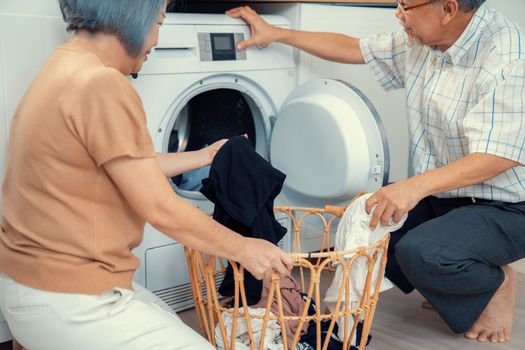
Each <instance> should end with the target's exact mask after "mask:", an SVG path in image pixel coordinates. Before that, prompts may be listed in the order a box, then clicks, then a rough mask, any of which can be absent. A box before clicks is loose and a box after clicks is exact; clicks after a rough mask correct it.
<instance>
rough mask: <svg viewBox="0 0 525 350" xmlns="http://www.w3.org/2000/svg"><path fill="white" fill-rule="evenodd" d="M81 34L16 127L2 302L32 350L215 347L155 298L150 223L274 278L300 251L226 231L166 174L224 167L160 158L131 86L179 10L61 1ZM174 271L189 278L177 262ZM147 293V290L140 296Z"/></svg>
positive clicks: (196, 155) (0, 276) (2, 250)
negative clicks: (148, 271)
mask: <svg viewBox="0 0 525 350" xmlns="http://www.w3.org/2000/svg"><path fill="white" fill-rule="evenodd" d="M60 8H61V10H62V13H63V16H64V19H65V21H66V22H67V24H68V30H72V31H74V32H75V35H74V36H73V37H72V38H71V39H70V40H69V41H68V42H67V43H65V44H64V45H63V46H62V47H60V48H59V49H58V50H57V51H56V52H55V53H54V54H53V55H52V56H51V57H50V59H49V60H48V61H47V63H46V64H45V65H44V67H43V68H42V70H41V72H40V73H39V74H38V75H37V76H36V78H35V79H34V81H33V82H32V84H31V86H30V88H29V89H28V91H27V93H26V94H25V96H24V97H23V99H22V100H21V102H20V104H19V106H18V108H17V110H16V113H15V115H14V118H13V122H12V128H11V132H10V140H9V159H8V164H7V172H6V177H5V182H4V184H3V196H4V201H3V203H4V207H3V213H2V215H3V218H2V219H3V220H2V221H3V222H2V227H1V232H0V272H1V273H0V305H1V308H2V312H3V314H4V316H5V317H6V319H7V322H8V324H9V327H10V329H11V331H12V333H13V336H14V337H15V338H16V339H17V340H18V341H19V342H20V343H21V344H22V345H23V346H24V347H27V348H29V349H32V350H35V349H54V350H57V349H137V350H144V349H179V348H181V349H182V348H185V349H210V348H211V346H210V345H209V344H208V343H207V342H206V341H205V340H204V339H203V338H202V337H201V336H199V335H198V334H196V333H195V332H194V331H193V330H191V329H190V328H189V327H187V326H185V325H184V324H183V323H182V321H181V320H180V319H179V318H178V317H177V316H176V315H175V314H173V313H171V312H169V311H166V306H165V305H162V303H161V302H160V300H158V299H156V298H155V296H153V295H152V294H151V293H149V292H148V291H146V290H145V289H144V288H140V287H135V286H134V285H132V276H133V272H134V271H135V269H136V268H137V266H138V264H139V262H138V260H137V259H136V258H135V257H134V256H133V255H132V253H131V249H133V248H134V247H136V246H137V245H138V244H139V243H140V242H141V240H142V237H143V226H144V223H145V221H147V222H149V223H151V224H152V225H154V226H155V227H156V228H157V229H159V230H160V231H162V232H164V233H165V234H167V235H168V236H170V237H172V238H173V239H176V240H177V241H179V242H181V243H183V244H185V245H187V246H189V247H193V248H195V249H198V250H201V251H204V252H207V253H210V254H216V255H219V256H223V257H225V258H228V259H232V260H235V261H238V262H240V263H241V264H243V265H244V266H245V267H246V268H247V269H248V270H249V271H250V272H252V273H253V274H254V275H255V276H256V277H258V278H262V277H264V276H266V275H268V274H269V273H271V271H272V270H273V269H276V270H278V271H279V272H280V273H282V274H285V273H287V265H288V266H289V265H290V264H291V263H292V261H291V258H290V256H289V255H288V254H286V253H284V252H283V251H281V250H280V249H279V248H277V247H276V246H274V245H272V244H270V243H269V242H266V241H261V240H257V239H252V238H244V237H242V236H240V235H238V234H237V233H235V232H233V231H230V230H229V229H227V228H225V227H223V226H221V225H219V224H218V223H216V222H214V221H213V220H212V219H210V218H209V217H207V216H206V215H204V214H203V213H202V212H201V211H199V210H198V209H197V208H195V207H192V206H191V205H189V204H187V203H186V202H184V201H183V200H181V199H180V198H178V197H177V196H176V194H175V193H174V192H173V191H172V189H171V187H170V186H169V184H168V181H166V176H174V175H176V174H180V173H182V172H185V171H187V170H190V169H194V168H197V167H200V166H203V165H207V164H209V163H210V162H211V160H212V158H213V156H214V154H215V153H216V152H217V150H218V149H219V148H220V146H221V145H222V143H223V141H220V142H218V143H215V144H213V145H211V146H210V147H208V148H205V149H203V150H200V151H196V152H188V153H186V154H156V153H155V152H154V149H153V146H152V141H151V139H150V136H149V134H148V131H147V128H146V116H145V113H144V109H143V107H142V103H141V101H140V98H139V96H138V95H137V93H136V92H135V91H134V90H133V88H132V86H131V85H130V83H129V82H128V80H127V78H126V76H128V75H129V74H130V73H132V72H138V71H139V70H140V69H141V66H142V64H143V63H144V61H145V60H146V59H147V56H148V54H149V53H150V51H151V49H152V48H153V47H154V46H155V44H156V43H157V37H158V32H159V26H160V25H162V22H163V19H164V17H165V8H166V0H148V1H143V0H127V1H118V0H60ZM173 268H181V267H177V266H174V267H173ZM134 287H135V288H134Z"/></svg>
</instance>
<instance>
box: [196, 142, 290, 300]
mask: <svg viewBox="0 0 525 350" xmlns="http://www.w3.org/2000/svg"><path fill="white" fill-rule="evenodd" d="M285 177H286V175H284V174H283V173H282V172H280V171H279V170H277V169H275V168H273V167H272V166H271V165H270V164H269V163H268V162H267V161H266V160H265V159H264V158H262V157H261V156H260V155H259V154H257V153H256V152H255V150H254V148H253V146H252V144H251V143H250V141H249V140H248V139H246V138H245V137H241V136H237V137H234V138H232V139H230V140H229V141H228V142H227V143H225V144H224V145H223V146H222V147H221V149H220V150H219V152H218V153H217V155H215V158H214V159H213V162H212V164H211V169H210V176H209V178H207V179H203V180H202V184H203V187H202V189H201V192H202V194H204V195H205V196H206V198H208V199H209V200H210V201H212V202H213V203H215V209H214V211H213V218H214V219H215V220H216V221H218V222H220V223H221V224H223V225H224V226H226V227H228V228H230V229H232V230H233V231H236V232H238V233H240V234H241V235H243V236H245V237H255V238H263V239H265V240H267V241H270V242H272V243H274V244H277V243H278V242H279V241H280V240H281V238H283V236H284V235H285V234H286V228H284V227H282V226H281V225H280V224H279V223H278V222H277V220H276V219H275V215H274V212H273V200H274V199H275V197H276V196H277V195H278V194H279V192H281V189H282V186H283V182H284V179H285ZM244 287H245V290H246V298H247V302H248V305H252V304H255V303H257V302H258V301H259V300H260V299H261V292H262V281H258V280H257V279H255V277H253V276H252V275H251V274H249V273H248V272H246V271H245V273H244ZM234 288H235V282H234V280H233V269H232V268H231V266H228V268H227V271H226V276H225V277H224V280H223V282H222V284H221V286H220V288H219V293H220V294H221V295H223V296H233V295H234Z"/></svg>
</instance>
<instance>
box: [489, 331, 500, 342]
mask: <svg viewBox="0 0 525 350" xmlns="http://www.w3.org/2000/svg"><path fill="white" fill-rule="evenodd" d="M488 339H489V341H490V342H491V343H498V342H499V340H500V335H499V332H494V333H492V334H491V335H490V336H489V338H488Z"/></svg>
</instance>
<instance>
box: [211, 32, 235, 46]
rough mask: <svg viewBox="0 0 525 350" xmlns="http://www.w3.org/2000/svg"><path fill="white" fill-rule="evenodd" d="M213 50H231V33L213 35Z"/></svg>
mask: <svg viewBox="0 0 525 350" xmlns="http://www.w3.org/2000/svg"><path fill="white" fill-rule="evenodd" d="M213 48H214V49H215V50H233V36H232V35H231V34H226V35H217V34H215V35H214V36H213Z"/></svg>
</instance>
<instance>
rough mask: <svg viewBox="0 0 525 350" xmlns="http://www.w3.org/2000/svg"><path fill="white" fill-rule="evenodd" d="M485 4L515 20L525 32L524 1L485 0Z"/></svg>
mask: <svg viewBox="0 0 525 350" xmlns="http://www.w3.org/2000/svg"><path fill="white" fill-rule="evenodd" d="M486 4H487V6H490V7H492V8H495V9H496V10H499V11H501V12H502V13H503V14H505V15H506V16H508V17H510V18H512V19H513V20H515V21H516V22H517V23H518V24H519V25H520V26H521V28H522V29H524V30H525V0H487V2H486Z"/></svg>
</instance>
